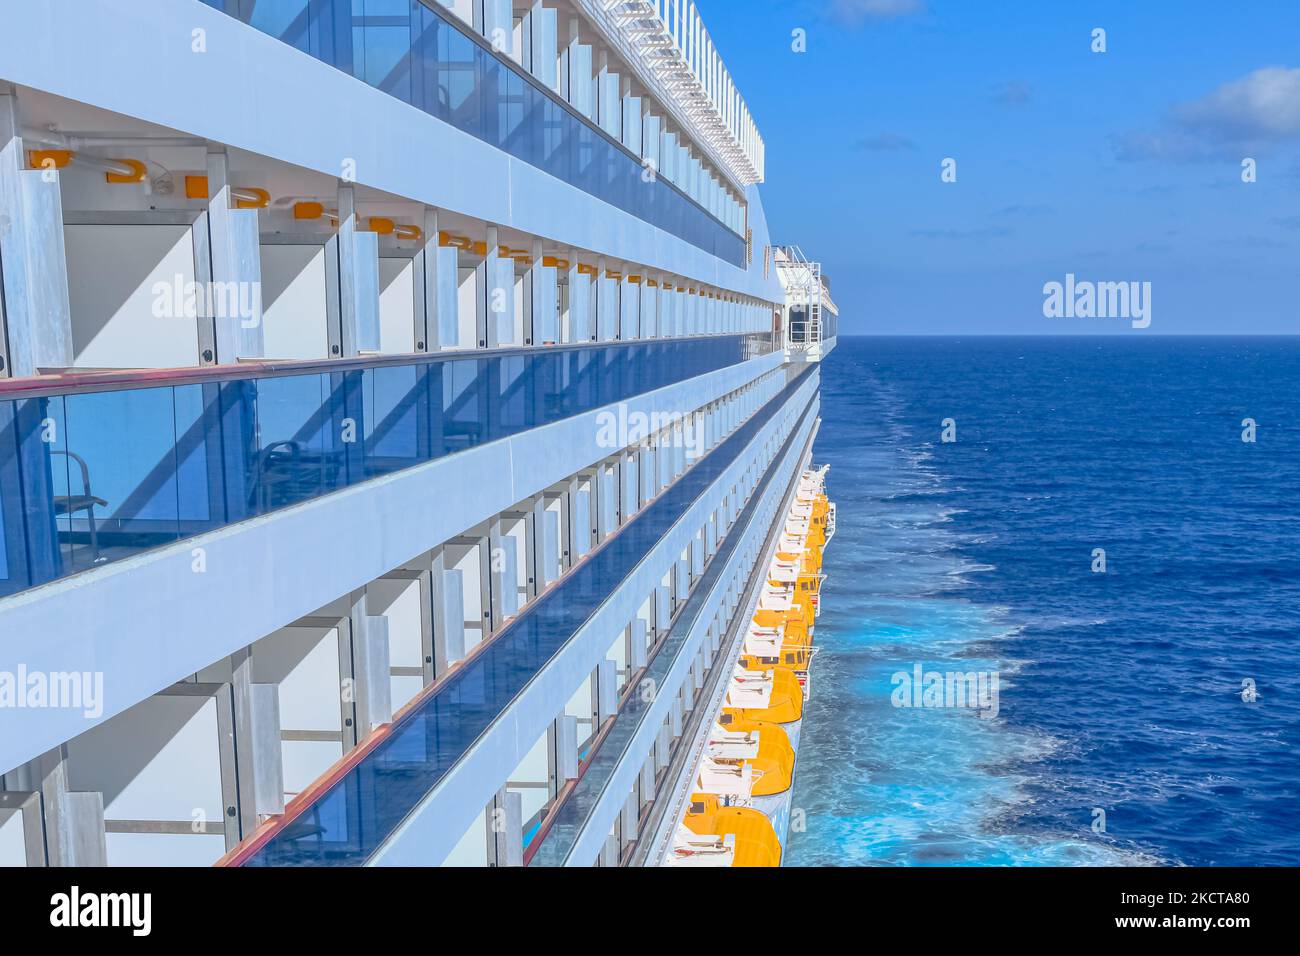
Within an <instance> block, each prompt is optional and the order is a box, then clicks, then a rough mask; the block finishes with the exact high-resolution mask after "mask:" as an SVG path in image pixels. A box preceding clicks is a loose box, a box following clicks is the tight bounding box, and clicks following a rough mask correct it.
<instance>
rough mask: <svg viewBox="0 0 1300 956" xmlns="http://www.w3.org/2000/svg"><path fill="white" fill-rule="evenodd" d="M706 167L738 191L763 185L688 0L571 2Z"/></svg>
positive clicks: (728, 84)
mask: <svg viewBox="0 0 1300 956" xmlns="http://www.w3.org/2000/svg"><path fill="white" fill-rule="evenodd" d="M574 3H575V4H576V5H577V6H578V7H579V8H581V9H582V10H583V11H584V12H585V13H586V14H587V16H588V18H589V19H591V21H592V22H593V23H594V24H595V25H596V26H597V28H599V29H600V30H601V32H602V33H603V34H604V35H605V37H606V39H607V40H608V41H609V42H610V43H611V45H613V46H614V47H615V49H616V50H617V51H618V53H619V55H620V56H621V57H622V58H623V59H624V60H625V61H626V62H627V64H628V66H630V67H631V68H632V69H633V70H634V71H636V73H637V76H638V79H640V81H641V82H642V83H644V84H645V86H646V88H647V89H648V90H649V91H650V92H651V93H652V94H653V95H654V96H655V98H656V99H658V100H659V102H660V104H661V105H662V106H663V107H664V109H665V110H667V111H668V112H669V114H670V115H671V116H672V117H673V119H674V120H675V121H676V122H677V124H678V125H680V126H681V127H682V128H683V129H685V130H688V131H689V132H690V133H691V137H692V139H694V140H695V141H696V142H697V143H698V144H699V146H700V147H701V148H702V149H703V150H704V152H705V153H706V154H707V155H708V157H709V159H710V160H711V161H712V162H713V164H714V165H715V166H717V167H718V169H719V170H721V171H722V172H723V173H725V174H726V175H727V176H728V177H730V178H731V179H732V180H734V182H735V184H736V185H738V186H739V187H741V188H742V189H743V188H744V187H745V186H750V185H753V184H754V183H759V182H762V181H763V172H764V157H765V147H764V144H763V138H762V137H761V136H760V135H759V133H758V127H757V125H756V124H755V123H754V120H753V117H751V116H750V114H749V108H748V107H747V106H746V105H745V101H744V99H743V98H742V97H741V95H740V92H739V90H737V89H736V84H735V82H734V81H733V80H732V79H731V75H730V74H729V73H728V72H727V68H726V66H724V65H723V63H722V58H721V57H720V56H719V55H718V51H717V48H716V47H715V46H714V45H713V40H712V38H710V36H709V32H708V31H707V30H706V29H705V28H704V21H703V20H701V19H700V15H699V12H698V11H697V10H696V7H695V3H694V2H693V0H574Z"/></svg>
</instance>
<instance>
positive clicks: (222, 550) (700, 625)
mask: <svg viewBox="0 0 1300 956" xmlns="http://www.w3.org/2000/svg"><path fill="white" fill-rule="evenodd" d="M764 149H765V148H764V144H763V141H762V138H761V136H760V135H759V133H758V129H757V126H756V124H755V122H754V120H753V118H752V116H751V115H750V112H749V109H748V107H747V106H746V104H745V101H744V99H743V97H742V96H741V94H740V92H739V91H738V89H737V87H736V85H735V83H734V81H733V80H732V78H731V77H730V74H729V73H728V71H727V69H726V66H725V64H724V63H723V61H722V59H721V57H720V56H719V55H718V52H717V50H716V48H715V47H714V45H713V43H712V41H711V39H710V37H709V34H708V31H707V30H706V29H705V27H704V24H703V21H702V20H701V18H700V16H699V13H698V11H697V10H696V8H695V4H693V3H690V2H684V0H655V2H651V0H553V2H532V3H525V2H522V0H514V2H513V3H512V2H511V0H448V2H442V0H393V2H389V0H365V2H359V0H278V2H267V0H132V2H131V3H129V4H109V3H98V2H93V3H88V2H85V0H47V2H43V3H39V4H37V3H30V4H29V3H21V4H19V3H14V4H7V5H6V6H5V10H4V13H3V29H0V784H2V785H0V865H3V864H7V865H28V866H41V865H56V866H57V865H139V864H154V865H166V866H177V865H200V866H202V865H213V864H221V865H226V866H277V865H332V866H348V865H355V866H362V865H369V866H382V865H466V866H474V865H478V866H484V865H486V866H511V865H528V866H535V867H542V866H550V865H568V866H589V865H602V866H609V865H621V864H637V863H649V862H653V861H652V860H651V858H650V855H651V853H652V843H653V840H652V837H653V836H654V835H655V834H656V833H657V832H658V830H659V826H658V821H659V820H660V819H662V818H665V817H666V815H667V814H668V812H669V808H670V807H672V806H675V801H676V800H677V797H678V793H679V787H678V782H679V778H680V777H681V767H682V766H683V765H684V763H685V762H687V761H688V760H694V759H695V757H696V755H697V752H698V746H697V744H696V735H695V728H696V727H697V725H698V724H699V723H700V721H701V720H703V719H704V715H707V716H708V717H709V718H710V719H712V716H713V714H714V710H713V708H712V697H710V694H709V693H706V687H708V688H712V687H713V686H715V684H718V683H719V682H718V679H717V677H718V675H719V674H721V673H722V672H723V670H725V672H726V673H727V674H729V675H734V674H735V672H736V671H737V670H738V669H741V670H743V669H745V667H746V665H745V664H744V663H743V661H740V658H738V657H737V656H736V655H735V654H733V650H734V648H735V647H737V646H738V645H737V644H736V641H735V635H736V633H737V628H740V629H741V630H742V631H744V632H745V633H746V634H747V635H749V636H748V637H746V638H745V640H746V641H749V639H750V638H751V637H752V639H753V642H757V643H753V646H752V647H751V646H750V645H749V644H745V646H746V647H747V648H749V649H748V650H747V651H746V654H750V653H757V654H766V653H767V651H769V650H775V649H776V647H775V644H773V646H772V647H771V648H767V646H766V645H763V647H759V646H758V645H759V644H761V643H762V642H763V641H764V640H766V641H768V643H772V642H773V641H775V637H774V636H773V634H772V632H771V631H770V628H769V625H757V624H755V625H754V626H753V627H751V626H750V625H749V624H748V623H746V622H748V621H750V620H751V619H752V620H754V621H757V620H758V618H757V617H754V615H755V614H756V613H759V614H761V613H762V612H761V611H760V612H755V611H754V609H753V607H751V603H752V602H751V597H754V595H755V594H757V595H758V596H757V601H758V604H759V606H760V607H761V606H762V603H763V601H768V602H769V603H771V602H773V601H775V602H777V603H778V604H780V602H781V600H782V595H783V594H785V590H783V589H787V585H789V584H790V581H789V580H787V579H788V577H789V574H790V573H793V574H795V577H794V586H795V588H796V589H797V588H798V587H799V582H801V581H802V580H803V575H802V570H801V569H802V568H803V562H804V561H805V557H804V556H801V555H805V556H806V551H804V552H796V551H794V550H791V549H790V548H792V547H793V538H797V537H798V535H794V536H793V538H792V540H791V541H785V538H786V537H787V535H786V533H785V532H784V531H783V529H785V528H786V526H787V525H788V524H789V522H790V521H792V520H796V519H797V518H798V517H799V516H800V515H801V514H802V511H800V510H798V509H801V508H803V506H804V504H805V503H806V500H807V495H806V494H805V491H806V488H805V486H806V485H807V482H808V481H810V480H813V479H812V478H810V475H811V476H815V475H817V474H819V473H814V472H810V471H809V470H808V469H809V467H810V465H809V462H810V456H811V447H812V442H813V439H814V437H815V435H816V430H817V422H818V417H817V416H818V410H819V384H820V370H819V365H818V362H819V360H820V359H821V358H823V357H824V356H825V355H826V354H827V353H829V351H830V349H831V348H833V346H834V341H835V322H834V315H835V309H834V305H833V303H832V302H831V301H830V297H829V291H828V289H829V287H828V285H827V284H826V283H825V280H824V277H822V276H821V273H820V266H816V265H815V264H813V263H808V262H807V261H806V260H805V259H804V258H803V257H802V254H797V253H795V252H792V251H790V250H788V249H786V248H785V247H776V246H773V244H772V241H771V238H770V236H769V234H768V229H767V224H766V221H765V219H764V215H763V210H762V206H761V202H760V198H759V193H758V189H757V184H758V183H759V182H760V181H762V179H763V176H764ZM814 269H815V274H814V273H813V272H811V271H810V270H814ZM810 275H811V276H813V277H812V278H810V277H809V276H810ZM816 480H817V481H820V478H816ZM818 487H819V488H820V485H818ZM819 493H820V492H819ZM817 500H824V499H817ZM821 507H822V505H816V508H821ZM791 509H796V510H795V511H791ZM823 514H824V512H823ZM774 536H775V537H774ZM782 542H784V543H785V544H786V545H790V548H787V549H786V550H783V551H780V552H779V553H777V552H775V551H773V550H772V549H773V547H780V546H781V545H782ZM818 553H819V554H820V551H819V552H818ZM774 554H776V555H777V557H776V558H775V559H774V558H773V555H774ZM774 560H775V561H776V563H775V564H774V563H773V561H774ZM792 568H793V569H794V570H793V571H792V570H791V569H792ZM773 582H776V583H773ZM756 588H757V591H756V590H755V589H756ZM769 592H770V593H769ZM781 606H782V607H784V605H781ZM803 606H805V607H806V606H807V605H806V604H805V605H803ZM778 610H779V609H778ZM788 610H789V609H788V608H786V609H785V611H780V613H782V614H783V613H786V612H788ZM778 616H779V614H778ZM782 620H783V621H784V620H785V619H784V618H782ZM782 627H785V628H787V629H789V628H791V627H792V625H790V624H789V623H788V622H787V623H785V624H783V625H782ZM764 628H769V630H764ZM777 630H778V633H779V632H780V628H778V629H777ZM751 632H753V633H751ZM790 633H793V631H791V632H790ZM792 639H793V638H792ZM782 642H783V643H782V647H781V653H784V652H785V643H787V642H786V641H785V638H784V637H783V638H782ZM797 643H798V642H797V641H796V644H797ZM765 648H766V650H765ZM791 652H792V653H796V654H805V653H807V652H806V651H805V649H804V647H803V645H798V646H794V645H791ZM796 670H799V669H796ZM806 671H807V668H806V667H804V668H802V672H803V673H804V678H805V680H806V676H807V675H806ZM753 673H754V674H755V675H757V676H756V677H755V678H754V679H755V680H758V681H760V682H761V681H762V680H765V679H766V678H765V676H764V675H766V674H767V673H768V671H766V670H764V669H761V668H760V669H756V670H754V671H753ZM790 673H792V674H794V673H795V671H791V672H790ZM741 676H742V677H743V676H744V675H741ZM737 680H738V678H736V677H734V676H733V677H732V678H731V682H732V683H736V682H737ZM746 680H748V678H746ZM782 680H784V678H782ZM795 680H796V684H795V685H794V686H793V688H786V689H787V690H790V692H791V694H792V695H794V696H798V697H799V699H800V700H801V699H802V696H801V695H802V693H803V690H802V687H801V686H800V685H799V683H798V678H797V676H796V678H795ZM743 682H744V681H741V683H743ZM768 682H769V683H771V681H770V680H769V681H768ZM786 683H788V681H787V682H786ZM783 686H785V685H783ZM748 690H749V688H747V687H743V688H739V687H738V689H737V690H736V694H737V695H738V696H737V697H736V700H735V701H733V702H732V704H731V705H729V706H733V707H735V708H738V709H739V710H741V711H745V710H746V709H747V708H748V709H753V708H754V707H756V706H757V705H754V704H752V702H750V703H746V701H749V697H745V701H741V700H740V697H741V696H744V693H742V692H747V691H748ZM758 693H759V695H760V696H761V694H762V691H761V689H760V690H759V691H758ZM773 693H774V692H773ZM773 693H768V696H767V697H766V698H764V700H766V701H767V703H766V704H765V705H764V706H765V707H771V706H773V705H772V704H771V699H772V697H773ZM749 696H753V695H752V694H751V695H749ZM791 699H792V701H793V699H794V697H793V696H792V698H791ZM746 719H747V718H746ZM755 719H756V720H757V719H758V718H755ZM759 722H760V723H762V722H763V721H762V720H760V721H759ZM745 726H746V728H748V725H745ZM745 734H753V731H752V730H751V729H743V728H732V729H731V730H729V731H725V732H724V736H723V738H720V739H719V741H718V742H717V746H716V747H715V748H714V750H711V751H709V752H710V753H713V752H714V751H716V753H717V754H718V755H720V756H719V758H718V759H719V760H722V761H723V762H724V763H725V762H726V761H728V760H732V759H733V758H734V752H737V748H740V749H742V750H744V752H745V753H746V754H748V753H749V750H750V749H754V747H757V748H758V749H757V751H756V752H755V755H754V757H753V758H746V759H750V760H751V762H752V761H753V760H758V759H760V758H762V759H767V757H768V756H771V755H772V754H776V751H777V750H780V749H781V748H780V747H779V746H777V744H773V743H772V741H773V740H777V739H778V735H776V734H775V733H772V734H767V733H758V734H757V736H758V737H759V738H761V739H760V740H759V743H757V744H754V743H753V741H751V740H750V739H749V737H744V739H741V737H742V736H744V735H745ZM737 735H740V736H737ZM778 742H779V741H778ZM710 746H713V745H712V743H711V744H710ZM746 748H748V749H746ZM773 748H775V750H774V749H773ZM781 752H782V753H783V752H784V751H781ZM771 759H772V760H774V761H775V762H776V763H775V764H774V765H775V766H782V767H783V766H785V765H784V764H782V763H781V759H782V758H781V757H780V754H776V756H771ZM764 766H766V764H765V765H764ZM704 769H706V770H708V769H710V768H704ZM789 770H790V771H792V770H793V765H792V764H791V765H790V766H789ZM703 772H704V771H703V770H701V773H703ZM774 772H775V771H774ZM710 779H712V778H710ZM773 779H774V778H773ZM778 825H779V824H778ZM674 832H675V831H674Z"/></svg>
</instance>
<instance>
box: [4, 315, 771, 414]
mask: <svg viewBox="0 0 1300 956" xmlns="http://www.w3.org/2000/svg"><path fill="white" fill-rule="evenodd" d="M737 336H741V337H745V338H751V339H754V340H760V339H764V338H767V339H770V338H771V337H772V336H771V333H767V332H719V333H711V334H707V335H691V336H682V337H677V338H671V339H669V338H662V339H660V338H656V339H619V340H616V341H606V342H567V343H564V344H560V345H547V346H540V347H539V346H509V347H505V348H495V349H453V350H448V351H443V352H404V353H394V354H391V355H360V356H356V357H351V358H323V359H287V360H283V361H281V360H276V359H250V360H247V361H240V362H238V363H235V364H233V365H204V366H193V367H189V366H186V367H183V368H160V369H153V368H135V369H105V370H96V371H92V370H87V371H71V370H68V371H62V372H48V373H43V374H41V375H30V376H27V377H24V378H5V379H0V401H3V400H5V399H25V398H45V397H50V396H54V395H66V394H70V393H74V392H75V393H83V392H115V391H122V390H124V389H132V388H151V387H155V386H166V385H205V384H211V383H217V382H230V381H248V380H251V379H263V378H281V377H284V376H289V375H309V374H312V373H317V372H354V371H361V370H365V369H371V368H386V367H389V366H395V365H435V364H438V363H440V362H454V361H464V360H465V359H480V358H481V359H495V358H510V357H512V356H520V357H526V356H528V357H531V356H537V355H553V354H555V353H557V352H572V351H576V350H580V349H592V348H611V347H613V348H618V347H623V348H633V347H636V346H638V345H648V344H653V343H656V342H701V341H708V340H714V339H725V338H734V337H737ZM755 344H759V343H758V342H757V341H755ZM773 347H775V346H773Z"/></svg>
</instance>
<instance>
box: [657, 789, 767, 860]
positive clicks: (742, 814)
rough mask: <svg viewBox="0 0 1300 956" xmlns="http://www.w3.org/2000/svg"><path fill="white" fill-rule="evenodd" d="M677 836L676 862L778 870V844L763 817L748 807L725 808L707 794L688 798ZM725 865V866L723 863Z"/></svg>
mask: <svg viewBox="0 0 1300 956" xmlns="http://www.w3.org/2000/svg"><path fill="white" fill-rule="evenodd" d="M682 827H683V828H684V829H685V830H686V831H687V833H686V834H681V835H680V836H679V838H678V840H677V841H675V844H674V846H673V853H674V855H675V856H676V857H677V858H678V859H677V860H675V861H674V862H678V863H688V862H691V861H690V858H691V857H693V856H694V857H699V856H701V855H703V856H712V857H715V858H718V859H717V860H716V861H708V862H707V863H706V865H713V866H780V865H781V841H780V840H778V839H777V836H776V830H775V829H774V828H773V826H772V821H771V820H769V819H768V818H767V817H766V816H765V815H764V814H763V813H761V812H760V811H758V810H754V809H751V808H749V807H736V806H728V805H727V804H725V803H724V802H723V801H721V800H719V798H718V797H716V796H714V795H713V794H710V793H696V794H692V795H691V804H690V806H689V807H687V808H686V816H685V817H684V818H683V819H682ZM723 861H725V862H723Z"/></svg>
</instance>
